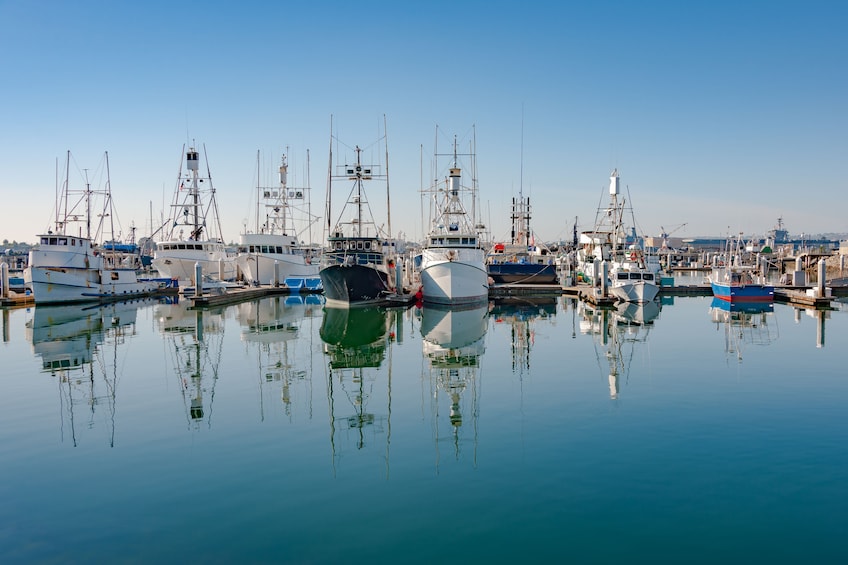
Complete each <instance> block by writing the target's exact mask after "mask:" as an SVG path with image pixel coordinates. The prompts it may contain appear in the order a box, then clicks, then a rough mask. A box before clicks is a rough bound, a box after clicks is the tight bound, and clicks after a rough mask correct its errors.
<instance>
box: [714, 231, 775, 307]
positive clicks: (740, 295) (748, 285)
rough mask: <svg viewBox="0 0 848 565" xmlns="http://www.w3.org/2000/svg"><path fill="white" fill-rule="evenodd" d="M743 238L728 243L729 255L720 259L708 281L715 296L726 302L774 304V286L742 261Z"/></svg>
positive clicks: (751, 266)
mask: <svg viewBox="0 0 848 565" xmlns="http://www.w3.org/2000/svg"><path fill="white" fill-rule="evenodd" d="M741 249H742V238H741V236H740V237H739V238H737V239H736V240H735V242H728V245H727V251H728V252H727V253H726V254H725V255H724V256H723V257H719V258H718V263H717V264H716V265H715V266H714V267H713V269H712V272H711V273H710V275H709V277H708V279H709V282H710V287H711V288H712V291H713V296H714V297H715V298H717V299H719V300H723V301H725V302H730V303H735V302H765V303H770V302H774V285H771V284H767V283H766V282H764V281H763V280H761V277H760V276H759V274H758V272H757V269H756V266H755V265H753V264H745V263H744V262H743V261H742V253H741Z"/></svg>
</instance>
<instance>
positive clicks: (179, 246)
mask: <svg viewBox="0 0 848 565" xmlns="http://www.w3.org/2000/svg"><path fill="white" fill-rule="evenodd" d="M185 248H186V244H185V243H178V244H177V249H185Z"/></svg>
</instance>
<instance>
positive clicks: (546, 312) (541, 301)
mask: <svg viewBox="0 0 848 565" xmlns="http://www.w3.org/2000/svg"><path fill="white" fill-rule="evenodd" d="M556 309H557V301H556V297H553V296H551V297H538V298H537V297H528V298H506V299H499V300H496V301H495V302H494V303H493V306H492V309H491V312H490V317H491V318H492V320H493V321H494V324H495V327H498V326H500V325H506V326H509V328H510V332H511V334H512V372H513V373H517V374H518V375H519V377H523V376H524V373H525V371H529V370H530V348H531V347H532V345H533V343H534V341H535V339H536V330H535V324H536V322H537V321H546V320H551V319H553V317H554V316H555V315H556Z"/></svg>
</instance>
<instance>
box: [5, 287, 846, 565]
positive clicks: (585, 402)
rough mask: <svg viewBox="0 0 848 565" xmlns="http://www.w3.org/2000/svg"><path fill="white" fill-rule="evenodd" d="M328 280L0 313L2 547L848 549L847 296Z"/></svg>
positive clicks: (309, 558)
mask: <svg viewBox="0 0 848 565" xmlns="http://www.w3.org/2000/svg"><path fill="white" fill-rule="evenodd" d="M288 302H291V304H289V303H288ZM318 302H319V303H305V302H303V301H301V302H300V303H297V301H296V300H293V299H291V298H290V299H289V300H287V299H286V298H269V299H264V300H261V301H258V302H251V303H245V304H240V305H236V306H231V307H227V308H224V309H219V310H209V311H202V312H196V311H191V310H188V309H187V308H186V305H185V304H183V303H180V304H159V303H152V302H141V303H136V304H132V305H125V304H118V305H111V306H107V307H103V308H99V307H95V308H89V307H79V306H73V307H40V308H31V309H16V310H11V311H4V312H3V326H2V329H3V343H2V346H0V351H2V353H0V355H2V360H3V362H2V366H3V371H2V377H0V378H2V381H0V393H1V394H0V469H2V473H0V477H2V480H0V500H2V504H0V561H2V562H3V563H18V562H48V563H51V562H54V563H67V562H85V563H90V562H106V561H109V562H115V561H117V562H124V561H128V562H178V561H180V562H186V561H189V562H235V561H239V562H242V561H244V562H293V563H338V562H399V561H402V562H419V563H432V562H519V561H521V562H524V561H528V560H532V561H534V562H539V561H543V560H544V561H556V562H563V561H571V562H622V561H633V560H636V559H639V560H643V561H644V560H651V561H658V562H687V563H690V562H705V563H716V562H743V561H744V562H748V561H756V562H772V563H774V562H802V561H803V562H846V560H848V549H846V546H845V537H846V534H848V441H846V440H848V410H846V401H847V400H848V371H846V362H848V357H846V350H848V314H846V306H845V305H840V304H836V306H837V310H835V311H831V312H827V313H824V314H823V313H815V312H807V311H804V310H795V309H793V308H792V307H790V306H786V305H780V304H777V305H775V306H774V308H773V310H771V311H766V312H756V313H746V312H728V311H724V310H715V309H712V308H711V305H712V299H711V298H676V299H674V300H673V301H669V302H667V303H663V304H662V305H661V307H660V306H655V307H653V308H642V309H631V310H630V311H618V310H607V311H591V310H589V309H586V308H584V307H583V305H581V304H578V303H575V302H573V301H571V300H569V299H567V298H557V299H555V300H550V301H547V302H540V303H535V304H519V305H504V304H490V305H489V306H488V307H486V308H482V309H477V310H462V311H449V310H439V309H430V308H424V309H417V308H414V307H413V308H410V309H405V310H391V311H386V310H365V311H353V312H345V311H338V310H325V309H324V307H323V305H322V304H320V301H318ZM644 319H647V323H645V324H641V325H640V324H638V323H637V322H640V321H643V320H644Z"/></svg>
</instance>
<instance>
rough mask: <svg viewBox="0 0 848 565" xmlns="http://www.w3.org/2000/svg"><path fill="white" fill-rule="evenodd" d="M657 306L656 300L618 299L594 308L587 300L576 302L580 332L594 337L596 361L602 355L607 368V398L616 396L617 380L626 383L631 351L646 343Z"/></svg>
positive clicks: (619, 386)
mask: <svg viewBox="0 0 848 565" xmlns="http://www.w3.org/2000/svg"><path fill="white" fill-rule="evenodd" d="M661 308H662V307H661V304H660V303H659V302H657V301H652V302H646V303H643V304H635V303H624V302H620V303H618V304H617V305H616V306H615V307H613V308H608V307H605V308H601V307H594V306H592V305H591V304H589V303H588V302H581V303H580V304H579V306H578V309H579V311H580V314H581V320H580V333H582V334H591V335H592V336H594V337H595V355H596V356H597V358H598V360H599V361H600V359H601V357H603V358H604V359H605V360H606V363H607V366H608V367H609V373H608V381H609V394H610V399H612V400H617V399H618V396H619V393H620V390H621V379H622V377H623V378H624V380H625V384H626V382H627V378H628V377H629V375H630V367H631V364H632V362H633V356H634V353H635V352H636V350H637V347H643V346H645V344H646V343H647V341H648V337H649V335H650V332H651V328H653V326H654V322H655V321H656V319H657V318H658V317H659V315H660V311H661ZM599 346H600V350H599V349H598V347H599Z"/></svg>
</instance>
